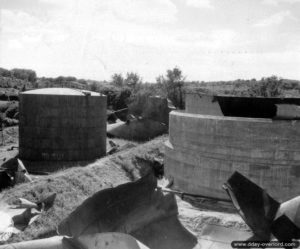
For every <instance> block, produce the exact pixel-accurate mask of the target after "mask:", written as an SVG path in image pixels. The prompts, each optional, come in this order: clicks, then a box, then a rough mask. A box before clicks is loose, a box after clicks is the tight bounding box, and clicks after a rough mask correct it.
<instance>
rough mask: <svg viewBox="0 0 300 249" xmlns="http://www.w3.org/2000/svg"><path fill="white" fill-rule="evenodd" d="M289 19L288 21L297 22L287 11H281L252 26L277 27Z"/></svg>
mask: <svg viewBox="0 0 300 249" xmlns="http://www.w3.org/2000/svg"><path fill="white" fill-rule="evenodd" d="M286 19H290V20H297V18H296V17H295V16H294V15H293V14H292V13H291V12H290V11H289V10H286V11H281V12H278V13H276V14H274V15H271V16H269V17H267V18H265V19H263V20H260V21H259V22H257V23H256V24H254V26H255V27H268V26H271V25H278V24H281V23H282V22H283V21H284V20H286Z"/></svg>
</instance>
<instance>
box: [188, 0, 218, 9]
mask: <svg viewBox="0 0 300 249" xmlns="http://www.w3.org/2000/svg"><path fill="white" fill-rule="evenodd" d="M186 5H187V6H190V7H194V8H199V9H202V8H203V9H213V6H212V4H211V0H187V1H186Z"/></svg>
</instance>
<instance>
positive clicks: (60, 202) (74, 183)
mask: <svg viewBox="0 0 300 249" xmlns="http://www.w3.org/2000/svg"><path fill="white" fill-rule="evenodd" d="M166 139H167V136H161V137H158V138H156V139H154V140H152V141H149V142H147V143H145V144H140V145H137V146H136V147H134V148H129V149H125V150H123V151H122V152H120V153H116V154H114V155H112V156H108V157H105V158H102V159H99V160H98V161H96V162H95V163H93V164H91V165H88V166H86V167H76V168H71V169H67V170H64V171H60V172H56V173H54V174H52V175H49V176H47V177H42V178H40V179H38V180H35V182H33V183H25V184H20V185H17V186H15V187H14V188H12V189H8V190H5V191H3V192H1V193H0V199H1V200H3V201H5V202H8V203H13V202H14V200H16V198H18V197H22V198H26V199H28V200H31V201H36V200H39V199H40V198H42V197H46V196H48V195H50V194H52V193H57V198H56V201H55V205H54V207H53V208H51V209H50V210H49V211H48V212H46V213H44V214H42V215H41V216H40V217H39V218H38V219H37V220H36V221H35V222H34V223H33V224H32V225H31V226H30V227H28V228H26V229H25V231H24V232H22V233H20V234H18V235H14V236H13V237H12V238H11V239H10V240H9V241H8V242H9V243H10V242H17V241H23V240H31V239H36V238H43V237H49V236H52V235H54V234H55V233H56V227H57V225H58V224H59V222H60V221H61V220H62V219H63V218H65V217H67V216H68V214H69V213H70V212H72V211H73V210H74V209H75V208H76V207H77V206H78V205H80V203H82V201H83V200H85V199H86V198H87V197H89V196H91V195H92V194H94V193H95V192H97V191H99V190H101V189H105V188H108V187H113V186H116V185H119V184H121V183H125V182H128V181H131V180H134V179H137V178H139V177H140V176H141V175H143V174H144V173H145V172H146V171H148V170H149V166H147V164H140V163H139V159H138V158H146V159H150V160H151V158H154V157H162V155H163V150H164V149H163V143H164V141H166Z"/></svg>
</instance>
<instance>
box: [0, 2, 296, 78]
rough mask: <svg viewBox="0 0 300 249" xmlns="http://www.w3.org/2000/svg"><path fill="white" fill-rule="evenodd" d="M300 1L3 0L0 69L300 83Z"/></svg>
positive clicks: (85, 75)
mask: <svg viewBox="0 0 300 249" xmlns="http://www.w3.org/2000/svg"><path fill="white" fill-rule="evenodd" d="M299 13H300V0H0V67H4V68H7V69H12V68H28V69H33V70H35V71H36V72H37V75H38V76H40V77H41V76H46V77H57V76H60V75H63V76H75V77H77V78H85V79H94V80H109V79H110V78H111V75H112V74H114V73H122V74H123V75H124V74H126V72H136V73H138V74H139V75H140V76H141V77H142V78H143V80H144V81H148V82H155V79H156V77H157V76H159V75H164V74H165V73H166V70H167V69H172V68H174V67H175V66H177V67H179V68H180V69H181V70H182V71H183V74H184V75H185V76H186V79H187V80H189V81H194V80H198V81H217V80H234V79H252V78H256V79H260V78H261V77H266V76H271V75H277V76H279V77H283V78H288V79H298V80H300V15H299Z"/></svg>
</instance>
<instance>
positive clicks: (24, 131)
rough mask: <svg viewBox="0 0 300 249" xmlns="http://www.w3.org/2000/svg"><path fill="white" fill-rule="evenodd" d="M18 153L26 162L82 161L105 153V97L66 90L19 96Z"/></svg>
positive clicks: (44, 90) (49, 90)
mask: <svg viewBox="0 0 300 249" xmlns="http://www.w3.org/2000/svg"><path fill="white" fill-rule="evenodd" d="M19 115H20V124H19V133H20V135H19V136H20V138H19V153H20V158H21V159H25V160H29V161H57V162H61V161H66V162H67V161H83V160H91V159H95V158H99V157H101V156H104V155H105V154H106V96H104V95H100V94H99V93H96V92H89V91H82V90H76V89H69V88H45V89H37V90H32V91H27V92H23V93H21V94H20V114H19Z"/></svg>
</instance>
